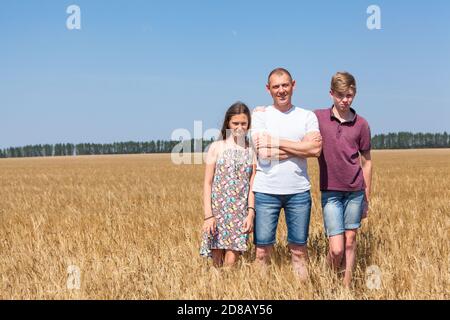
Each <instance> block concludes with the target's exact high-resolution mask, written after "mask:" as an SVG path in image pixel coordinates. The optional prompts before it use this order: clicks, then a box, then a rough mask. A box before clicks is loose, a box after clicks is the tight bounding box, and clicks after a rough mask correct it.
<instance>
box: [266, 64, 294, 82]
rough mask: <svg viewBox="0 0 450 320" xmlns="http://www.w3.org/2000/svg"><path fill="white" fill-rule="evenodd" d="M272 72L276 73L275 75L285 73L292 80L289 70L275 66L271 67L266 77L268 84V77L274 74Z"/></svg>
mask: <svg viewBox="0 0 450 320" xmlns="http://www.w3.org/2000/svg"><path fill="white" fill-rule="evenodd" d="M274 74H277V75H280V76H281V75H283V74H287V75H288V76H289V78H290V79H291V81H292V76H291V74H290V73H289V71H287V70H286V69H284V68H276V69H273V70H272V71H271V72H270V73H269V76H268V77H267V84H270V77H271V76H272V75H274Z"/></svg>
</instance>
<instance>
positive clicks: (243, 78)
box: [0, 0, 450, 147]
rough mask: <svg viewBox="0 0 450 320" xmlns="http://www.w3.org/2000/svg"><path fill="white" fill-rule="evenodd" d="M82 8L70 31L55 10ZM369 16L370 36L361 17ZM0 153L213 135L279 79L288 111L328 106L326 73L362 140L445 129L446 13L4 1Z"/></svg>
mask: <svg viewBox="0 0 450 320" xmlns="http://www.w3.org/2000/svg"><path fill="white" fill-rule="evenodd" d="M71 4H76V5H78V6H79V7H80V8H81V30H68V29H67V28H66V19H67V18H68V16H69V14H67V13H66V9H67V7H68V6H69V5H71ZM372 4H376V5H378V6H379V7H380V9H381V26H382V29H381V30H369V29H368V28H367V27H366V20H367V18H368V17H369V14H367V12H366V10H367V7H368V6H369V5H372ZM0 41H1V45H2V46H1V48H2V50H0V112H1V114H0V119H1V124H2V125H1V126H0V147H9V146H21V145H25V144H37V143H58V142H74V143H78V142H112V141H127V140H140V141H141V140H151V139H169V138H170V136H171V133H172V132H173V131H174V130H175V129H177V128H185V129H187V130H189V131H191V132H192V134H193V128H194V121H195V120H201V121H203V129H204V130H206V129H208V128H218V127H220V124H221V121H222V118H223V115H224V112H225V110H226V109H227V107H228V106H230V105H231V104H232V103H233V102H235V101H236V100H242V101H244V102H246V103H247V104H248V105H249V106H251V107H254V106H256V105H263V104H270V103H271V98H270V96H269V95H268V94H267V93H266V91H265V87H264V85H265V82H266V77H267V74H268V73H269V72H270V70H272V69H273V68H275V67H278V66H283V67H286V68H288V69H289V70H290V71H291V73H292V74H293V76H294V78H295V79H296V80H297V90H296V92H295V94H294V104H296V105H297V106H300V107H304V108H307V109H317V108H322V107H328V106H329V105H330V99H329V96H328V90H329V82H330V78H331V76H332V75H333V74H334V73H335V72H336V71H338V70H347V71H350V72H351V73H353V74H354V75H355V76H356V78H357V81H358V96H357V99H356V101H355V103H354V107H355V108H356V109H357V110H358V112H359V113H360V114H362V115H363V116H364V117H366V118H367V119H368V121H369V123H370V124H371V129H372V133H373V134H376V133H382V132H396V131H405V130H406V131H414V132H418V131H427V132H442V131H444V130H447V131H449V120H450V111H449V110H450V59H449V57H450V2H448V1H445V0H441V1H439V0H435V1H410V2H408V1H403V0H396V1H377V0H374V1H362V0H360V1H331V0H329V1H325V0H318V1H314V2H312V1H298V0H297V1H283V2H274V1H261V0H259V1H256V0H255V1H251V0H245V1H242V0H241V1H235V0H201V1H200V0H199V1H196V0H190V1H164V2H163V1H136V0H134V1H133V0H129V1H123V0H115V1H106V0H105V1H100V0H89V1H87V0H74V1H64V0H47V1H45V0H43V1H33V0H22V1H17V0H3V1H2V2H1V4H0Z"/></svg>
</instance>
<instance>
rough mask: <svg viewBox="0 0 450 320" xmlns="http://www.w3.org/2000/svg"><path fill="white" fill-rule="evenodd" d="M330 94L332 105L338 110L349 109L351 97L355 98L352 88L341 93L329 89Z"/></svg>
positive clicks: (351, 101) (345, 110) (344, 110)
mask: <svg viewBox="0 0 450 320" xmlns="http://www.w3.org/2000/svg"><path fill="white" fill-rule="evenodd" d="M330 95H331V98H332V99H333V104H334V106H335V107H336V108H337V109H338V110H339V111H340V112H347V111H348V110H350V107H351V105H352V103H353V99H354V98H355V92H354V91H353V90H352V89H350V90H348V91H346V92H343V93H340V92H336V91H333V90H331V91H330Z"/></svg>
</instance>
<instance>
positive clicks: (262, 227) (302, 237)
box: [254, 190, 311, 246]
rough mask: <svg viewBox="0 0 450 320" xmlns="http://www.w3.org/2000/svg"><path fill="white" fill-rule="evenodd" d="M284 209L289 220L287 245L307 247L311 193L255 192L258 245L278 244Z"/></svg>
mask: <svg viewBox="0 0 450 320" xmlns="http://www.w3.org/2000/svg"><path fill="white" fill-rule="evenodd" d="M281 208H283V209H284V214H285V217H286V225H287V231H288V237H287V238H288V239H287V241H288V243H289V244H297V245H306V243H307V241H308V232H309V220H310V216H311V193H310V192H309V190H308V191H306V192H302V193H296V194H288V195H276V194H268V193H260V192H255V211H256V215H255V228H254V230H255V231H254V242H255V245H257V246H269V245H273V244H275V242H276V233H277V226H278V218H279V216H280V210H281Z"/></svg>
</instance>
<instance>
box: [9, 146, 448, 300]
mask: <svg viewBox="0 0 450 320" xmlns="http://www.w3.org/2000/svg"><path fill="white" fill-rule="evenodd" d="M373 158H374V165H375V168H374V183H373V184H374V186H373V199H372V208H371V212H370V217H369V220H368V221H365V222H364V225H363V228H362V232H361V233H360V235H359V246H358V263H357V270H356V275H355V283H354V288H353V289H352V290H350V291H347V290H345V289H344V288H343V287H342V286H341V285H340V280H339V279H337V278H336V277H335V276H334V275H333V274H332V273H331V272H330V271H329V270H328V268H327V267H326V265H325V259H324V258H325V254H326V250H327V248H326V246H327V242H326V239H325V236H324V234H323V226H322V218H321V213H320V209H319V192H318V166H317V163H316V161H315V160H312V161H310V176H311V178H312V182H313V190H312V191H313V193H312V195H313V210H312V220H311V228H310V242H309V251H310V266H311V268H310V270H311V281H310V283H307V284H303V285H302V284H299V283H298V282H297V281H296V280H295V278H294V276H293V274H292V272H291V269H290V263H289V253H288V251H287V249H286V240H285V238H286V228H285V225H284V219H282V224H281V225H280V227H279V230H278V245H277V246H276V250H275V254H274V256H273V263H272V266H271V267H270V270H269V272H268V273H267V274H262V273H260V272H259V271H258V270H256V269H255V268H254V267H253V266H252V264H251V263H252V261H253V258H254V253H253V247H252V248H251V249H252V250H251V251H250V252H249V253H247V254H246V255H245V256H244V257H243V259H242V260H241V262H240V263H239V265H238V266H237V267H236V268H235V269H234V270H216V269H214V268H211V267H210V265H209V264H208V263H207V262H206V260H204V259H202V258H200V257H199V255H198V247H199V241H200V226H201V224H202V215H203V212H202V196H201V191H202V182H203V166H202V165H182V166H175V165H173V164H172V163H171V162H170V158H169V156H168V155H142V156H141V155H140V156H102V157H95V156H92V157H77V158H52V159H50V158H40V159H3V160H1V161H0V194H1V201H0V277H1V282H0V298H1V299H73V298H82V299H419V298H420V299H448V298H449V296H450V290H449V288H450V279H449V271H450V270H449V264H450V261H449V221H450V219H449V216H450V161H449V160H450V150H422V151H380V152H374V156H373ZM70 265H76V266H78V267H79V268H80V270H81V288H80V289H79V290H76V289H75V290H69V289H68V288H67V285H66V283H67V279H68V274H67V270H68V267H69V266H70ZM371 265H376V266H378V267H379V268H380V269H381V271H382V277H381V280H382V282H381V288H380V289H379V290H370V289H369V288H368V287H367V286H366V268H367V267H368V266H371Z"/></svg>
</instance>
